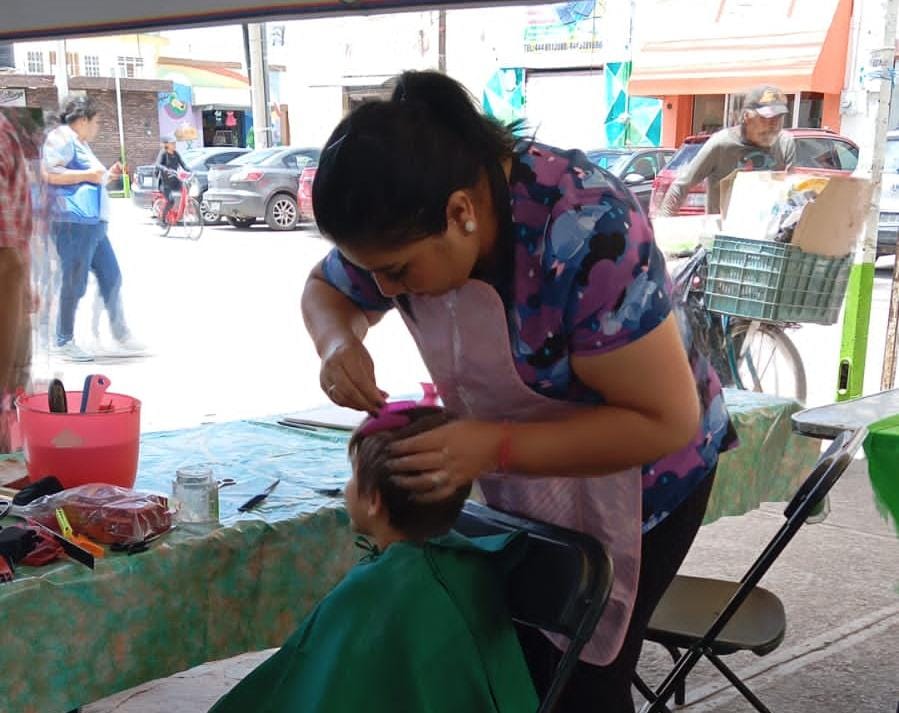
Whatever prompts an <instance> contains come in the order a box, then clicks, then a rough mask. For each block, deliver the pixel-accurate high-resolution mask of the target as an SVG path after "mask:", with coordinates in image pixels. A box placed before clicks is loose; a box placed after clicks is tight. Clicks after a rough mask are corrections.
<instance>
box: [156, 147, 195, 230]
mask: <svg viewBox="0 0 899 713" xmlns="http://www.w3.org/2000/svg"><path fill="white" fill-rule="evenodd" d="M161 143H162V150H161V151H160V152H159V155H158V156H157V157H156V172H157V175H158V179H157V185H158V187H159V191H160V192H161V193H162V196H163V199H164V201H165V204H164V206H163V210H162V213H161V214H160V215H159V216H158V218H159V222H160V223H163V224H164V223H165V216H166V215H167V214H168V212H169V208H170V207H171V205H172V203H173V202H174V201H175V197H176V196H177V195H178V194H179V193H180V192H181V179H180V178H178V169H179V168H181V169H182V170H184V171H187V170H188V168H187V165H186V164H185V163H184V159H182V158H181V154H179V153H178V151H177V150H176V148H175V137H174V136H172V135H167V136H163V137H162V139H161Z"/></svg>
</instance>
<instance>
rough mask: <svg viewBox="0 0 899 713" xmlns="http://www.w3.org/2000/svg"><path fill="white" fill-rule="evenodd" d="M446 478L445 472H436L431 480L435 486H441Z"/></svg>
mask: <svg viewBox="0 0 899 713" xmlns="http://www.w3.org/2000/svg"><path fill="white" fill-rule="evenodd" d="M444 478H445V476H444V475H443V473H434V475H432V476H431V482H432V483H433V484H434V487H435V488H439V487H440V486H441V485H443V481H444Z"/></svg>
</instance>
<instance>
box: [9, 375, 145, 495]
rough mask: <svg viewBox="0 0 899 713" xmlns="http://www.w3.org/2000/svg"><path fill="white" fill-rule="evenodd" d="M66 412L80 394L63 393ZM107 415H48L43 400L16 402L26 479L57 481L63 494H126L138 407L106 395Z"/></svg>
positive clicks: (133, 474)
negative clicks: (106, 487) (106, 490)
mask: <svg viewBox="0 0 899 713" xmlns="http://www.w3.org/2000/svg"><path fill="white" fill-rule="evenodd" d="M67 396H68V402H69V408H72V404H80V403H81V392H80V391H74V392H71V391H70V392H68V394H67ZM103 402H104V403H107V402H111V403H112V410H111V411H103V412H100V413H50V408H49V405H48V403H47V394H46V393H43V394H32V395H30V396H20V397H19V398H18V399H16V409H17V411H18V416H19V428H20V430H21V434H22V442H23V446H24V450H25V464H26V465H27V467H28V478H29V479H30V480H32V481H34V480H39V479H40V478H43V477H44V476H47V475H55V476H56V477H57V478H59V482H60V483H62V485H63V487H64V488H73V487H75V486H76V485H86V484H88V483H109V484H111V485H119V486H121V487H123V488H131V487H133V486H134V481H135V480H136V478H137V457H138V453H139V451H140V401H138V400H137V399H135V398H132V397H131V396H125V395H123V394H110V393H107V394H106V395H105V396H104V397H103Z"/></svg>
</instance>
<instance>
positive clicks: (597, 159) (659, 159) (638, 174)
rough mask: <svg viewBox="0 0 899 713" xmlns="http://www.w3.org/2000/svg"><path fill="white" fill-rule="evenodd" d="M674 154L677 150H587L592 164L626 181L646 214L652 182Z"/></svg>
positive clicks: (652, 148)
mask: <svg viewBox="0 0 899 713" xmlns="http://www.w3.org/2000/svg"><path fill="white" fill-rule="evenodd" d="M673 155H674V149H665V148H654V147H649V148H621V149H596V150H594V151H587V158H589V159H590V161H591V162H592V163H594V164H596V165H597V166H599V167H600V168H604V169H605V170H607V171H608V172H609V173H611V174H613V175H615V176H617V177H618V178H620V179H621V180H622V181H623V182H624V184H625V185H626V186H627V187H628V188H629V189H630V191H631V193H633V194H634V196H635V197H636V199H637V200H638V201H639V203H640V205H641V206H643V210H645V211H648V210H649V199H650V196H651V195H652V182H653V181H654V180H655V177H656V176H657V175H658V173H659V171H661V170H662V169H663V168H664V167H665V165H666V164H667V163H668V161H670V160H671V157H672V156H673Z"/></svg>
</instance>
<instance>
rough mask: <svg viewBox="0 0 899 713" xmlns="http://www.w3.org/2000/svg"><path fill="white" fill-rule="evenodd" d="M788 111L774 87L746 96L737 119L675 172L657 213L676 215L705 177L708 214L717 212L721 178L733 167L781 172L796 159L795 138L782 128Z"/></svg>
mask: <svg viewBox="0 0 899 713" xmlns="http://www.w3.org/2000/svg"><path fill="white" fill-rule="evenodd" d="M788 112H789V109H787V98H786V97H785V96H784V93H783V92H782V91H780V89H778V88H777V87H771V86H761V87H756V88H755V89H752V90H751V91H750V92H749V93H748V94H747V95H746V101H745V103H744V104H743V111H742V115H741V117H740V123H739V125H737V126H730V127H728V128H726V129H721V131H718V132H716V133H715V134H713V135H712V137H711V138H710V139H709V140H708V141H706V142H705V144H704V145H703V147H702V148H701V149H700V150H699V153H698V154H697V155H696V157H695V158H694V159H693V160H692V161H691V162H690V163H689V164H688V165H687V166H686V168H685V170H684V171H682V172H681V173H680V175H678V177H677V179H675V181H674V183H672V184H671V187H670V188H669V189H668V193H667V194H665V200H664V201H663V202H662V208H661V214H662V215H666V216H671V215H677V213H678V210H679V209H680V207H681V204H682V203H683V202H684V200H685V199H686V197H687V193H688V192H689V191H690V188H691V187H692V186H695V185H696V184H697V183H699V182H700V181H704V180H706V179H708V182H709V189H708V202H707V204H706V212H707V213H720V212H721V188H720V186H719V183H720V181H721V180H722V179H723V178H726V177H727V176H729V175H730V174H731V173H732V172H733V171H735V170H744V171H745V170H748V171H784V170H787V169H789V168H791V167H792V166H793V164H794V163H795V160H796V144H795V142H794V141H793V137H792V136H790V134H788V133H787V132H786V131H784V130H783V125H784V116H785V115H786V114H787V113H788Z"/></svg>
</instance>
